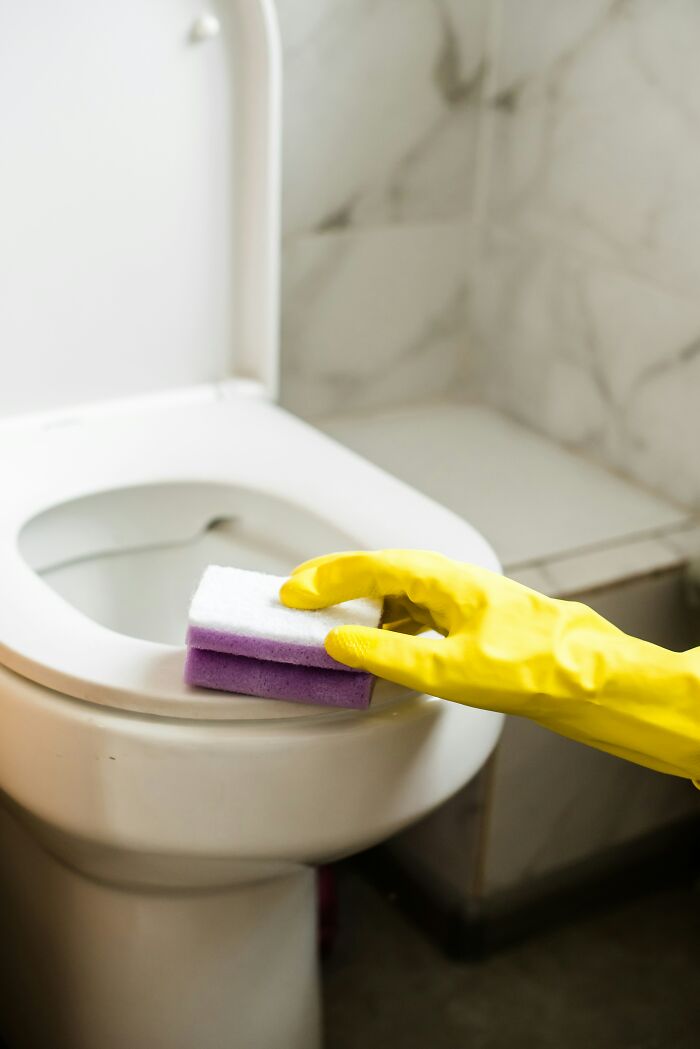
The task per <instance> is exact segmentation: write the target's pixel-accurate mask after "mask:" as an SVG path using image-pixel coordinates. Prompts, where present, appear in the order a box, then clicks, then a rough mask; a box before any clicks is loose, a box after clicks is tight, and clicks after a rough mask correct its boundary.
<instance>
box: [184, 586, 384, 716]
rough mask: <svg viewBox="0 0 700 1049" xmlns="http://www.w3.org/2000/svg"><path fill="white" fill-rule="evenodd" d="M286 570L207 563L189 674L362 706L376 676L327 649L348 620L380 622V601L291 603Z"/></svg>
mask: <svg viewBox="0 0 700 1049" xmlns="http://www.w3.org/2000/svg"><path fill="white" fill-rule="evenodd" d="M283 582H284V577H282V576H271V575H266V574H265V573H262V572H247V571H244V570H243V569H238V568H223V567H220V566H218V565H210V566H209V567H208V568H207V569H206V571H205V573H204V576H203V577H202V580H201V582H200V584H199V587H198V588H197V592H196V593H195V595H194V597H193V599H192V604H191V607H190V616H189V628H188V631H187V646H188V653H187V660H186V663H185V681H186V682H187V684H188V685H194V686H198V687H200V688H212V689H217V690H219V691H223V692H240V693H243V694H245V695H249V696H261V697H263V698H265V699H288V700H291V701H293V702H295V703H315V704H319V705H323V706H330V707H351V708H354V709H359V710H362V709H364V708H366V707H367V706H369V702H370V699H371V697H372V687H373V684H374V678H373V677H372V675H370V674H365V673H361V672H359V671H356V670H352V668H350V667H347V666H345V665H344V664H343V663H338V662H337V661H336V660H335V659H332V658H331V656H329V655H328V653H327V652H326V650H325V647H324V642H325V638H326V635H327V634H328V631H329V630H332V629H333V628H334V627H336V626H339V625H341V624H343V623H359V624H361V625H363V626H370V627H376V626H378V625H379V624H380V621H381V613H382V604H381V601H372V600H368V599H360V600H354V601H348V602H345V603H344V604H340V605H334V606H331V607H330V608H327V609H321V610H319V611H313V612H311V611H302V610H299V609H294V608H287V607H286V606H285V605H283V604H282V603H281V602H280V600H279V589H280V586H281V585H282V583H283Z"/></svg>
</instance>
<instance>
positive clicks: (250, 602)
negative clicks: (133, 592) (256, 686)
mask: <svg viewBox="0 0 700 1049" xmlns="http://www.w3.org/2000/svg"><path fill="white" fill-rule="evenodd" d="M286 578H287V577H286V576H277V575H268V574H267V573H265V572H250V571H247V570H245V569H242V568H229V567H222V566H221V565H209V567H208V568H207V569H206V570H205V572H204V575H203V576H202V580H201V582H200V584H199V586H198V587H197V591H196V593H195V595H194V597H193V599H192V604H191V606H190V615H189V624H190V627H194V628H196V629H199V630H212V631H217V632H220V633H225V634H235V635H237V636H239V637H251V638H252V637H259V638H265V639H268V640H270V641H280V642H283V643H286V644H292V645H300V646H308V647H312V648H323V642H324V640H325V637H326V634H327V633H328V631H329V630H332V629H333V628H334V627H337V626H344V625H348V624H351V625H353V626H370V627H376V626H378V625H379V622H380V619H381V615H382V602H381V601H375V600H372V599H370V598H358V599H357V600H354V601H345V602H343V603H342V604H339V605H332V606H331V607H330V608H322V609H320V610H319V611H313V612H307V611H300V610H299V609H294V608H287V607H286V606H285V605H283V604H282V602H281V601H280V599H279V591H280V587H281V586H282V583H284V582H285V580H286Z"/></svg>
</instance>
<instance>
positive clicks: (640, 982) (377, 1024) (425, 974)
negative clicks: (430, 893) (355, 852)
mask: <svg viewBox="0 0 700 1049" xmlns="http://www.w3.org/2000/svg"><path fill="white" fill-rule="evenodd" d="M338 875H339V878H338V881H339V895H340V927H339V935H338V940H337V943H336V948H335V951H334V953H333V956H332V957H331V959H330V961H328V962H327V963H326V965H325V968H324V1003H325V1015H326V1038H327V1042H326V1047H325V1049H393V1047H394V1046H396V1047H400V1049H584V1047H585V1049H590V1047H595V1049H697V1047H698V1046H700V893H698V892H697V891H695V890H694V889H693V888H692V887H690V886H687V887H680V888H678V887H676V888H669V889H663V890H659V891H657V892H655V893H652V894H650V895H649V896H646V897H643V898H640V899H635V900H634V901H631V902H628V903H625V904H623V905H618V906H616V907H615V908H611V909H608V910H601V911H598V912H597V913H594V914H591V915H587V916H586V917H584V918H580V919H578V920H576V921H575V922H572V923H570V924H567V925H564V926H561V927H559V928H557V929H554V930H551V931H549V932H547V933H544V934H542V935H540V936H537V937H534V938H531V939H530V940H528V941H526V942H523V943H520V944H518V945H516V946H513V947H510V948H508V949H505V950H503V951H501V952H500V953H498V954H496V955H494V956H493V957H491V958H488V959H486V960H485V961H483V962H480V963H477V964H472V965H465V964H459V963H454V962H450V961H449V960H447V959H446V958H445V957H444V956H443V955H441V954H440V953H439V952H438V950H437V949H436V948H435V947H434V946H433V945H432V944H431V943H430V942H429V941H428V940H427V939H426V938H425V937H424V936H423V935H422V934H421V933H420V932H419V931H418V930H417V929H416V928H415V927H414V926H412V925H411V924H410V923H409V922H408V920H407V919H406V918H405V917H404V916H403V915H402V914H401V913H400V912H399V911H398V910H397V909H396V908H395V907H393V906H392V904H391V903H390V902H389V901H388V900H387V899H386V898H384V897H383V896H381V895H380V894H379V893H378V892H377V891H376V890H375V889H374V888H372V887H371V886H370V885H369V884H368V883H367V882H365V881H364V880H363V879H362V878H361V876H360V875H359V874H358V873H357V871H356V870H354V869H353V868H352V866H346V865H341V866H340V867H339V869H338Z"/></svg>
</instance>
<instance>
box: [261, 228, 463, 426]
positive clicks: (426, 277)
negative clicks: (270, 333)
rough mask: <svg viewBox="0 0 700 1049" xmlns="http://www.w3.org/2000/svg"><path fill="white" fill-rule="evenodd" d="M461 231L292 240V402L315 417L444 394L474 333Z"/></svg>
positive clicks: (288, 369) (286, 397)
mask: <svg viewBox="0 0 700 1049" xmlns="http://www.w3.org/2000/svg"><path fill="white" fill-rule="evenodd" d="M467 239H468V228H467V227H466V226H465V225H463V224H461V225H451V226H432V227H427V226H425V227H396V228H393V229H380V230H375V231H370V230H365V231H363V232H362V233H335V234H333V233H325V234H321V235H316V236H308V237H295V238H291V239H290V240H289V241H288V242H287V245H286V248H285V259H284V289H283V331H282V338H283V345H284V354H283V359H282V391H283V402H284V404H285V405H286V406H287V407H289V408H291V409H292V410H293V411H296V412H299V413H300V414H302V415H304V416H306V417H313V416H315V415H328V414H332V413H333V412H337V411H340V410H342V411H348V410H352V409H356V408H372V407H376V406H379V405H387V404H396V403H401V402H403V401H410V400H416V399H422V398H429V397H431V396H435V395H439V394H441V393H443V392H446V391H447V390H449V388H450V386H451V384H452V382H453V380H454V375H455V373H456V370H457V366H458V360H459V356H460V353H461V351H462V347H463V340H464V333H465V327H466V317H465V308H466V267H465V262H464V258H465V252H466V243H467Z"/></svg>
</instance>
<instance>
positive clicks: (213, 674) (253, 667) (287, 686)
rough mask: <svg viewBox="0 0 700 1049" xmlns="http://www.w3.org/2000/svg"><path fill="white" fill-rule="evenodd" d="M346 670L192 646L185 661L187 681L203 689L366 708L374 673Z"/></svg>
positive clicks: (295, 701)
mask: <svg viewBox="0 0 700 1049" xmlns="http://www.w3.org/2000/svg"><path fill="white" fill-rule="evenodd" d="M345 670H347V673H342V674H341V673H339V672H338V671H337V670H327V669H326V668H325V667H310V666H298V665H295V664H293V663H275V662H273V661H272V660H269V659H254V658H253V659H251V658H250V657H249V656H239V655H229V654H227V653H225V652H213V651H211V650H208V649H204V648H190V649H189V650H188V652H187V659H186V660H185V681H186V682H187V684H188V685H195V686H199V687H200V688H214V689H219V690H220V691H223V692H242V693H244V694H246V695H248V696H260V697H262V698H263V699H288V700H291V701H292V702H293V703H315V704H320V705H322V706H327V707H351V708H354V709H355V710H364V709H366V708H367V707H368V706H369V703H370V700H371V698H372V688H373V685H374V678H373V676H372V675H371V674H365V673H362V672H359V671H353V670H349V669H348V668H347V667H346V668H345Z"/></svg>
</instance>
